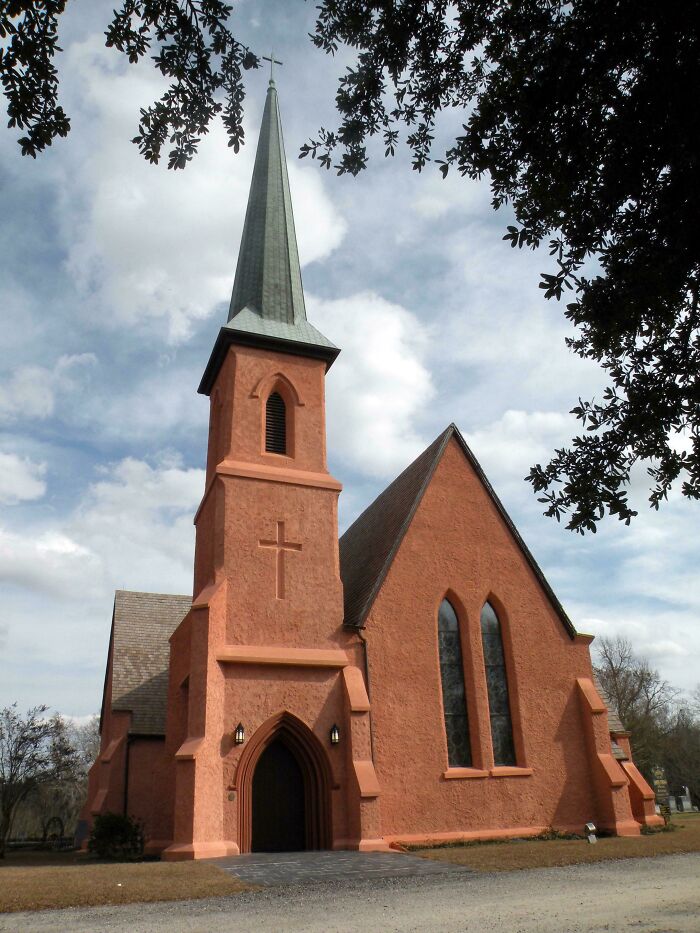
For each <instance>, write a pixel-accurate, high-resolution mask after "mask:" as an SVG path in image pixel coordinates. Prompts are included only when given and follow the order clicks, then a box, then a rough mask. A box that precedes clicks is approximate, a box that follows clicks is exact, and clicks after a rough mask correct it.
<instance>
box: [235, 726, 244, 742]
mask: <svg viewBox="0 0 700 933" xmlns="http://www.w3.org/2000/svg"><path fill="white" fill-rule="evenodd" d="M233 741H234V742H235V743H236V745H243V743H244V742H245V729H244V728H243V723H242V722H239V723H238V725H237V726H236V731H235V732H234V733H233Z"/></svg>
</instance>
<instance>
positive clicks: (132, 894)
mask: <svg viewBox="0 0 700 933" xmlns="http://www.w3.org/2000/svg"><path fill="white" fill-rule="evenodd" d="M250 890H254V888H252V886H251V885H246V884H243V882H241V881H238V880H237V879H236V878H234V877H232V876H231V875H228V874H226V872H224V871H222V870H221V869H220V868H217V867H216V866H215V865H212V864H209V863H204V862H114V863H109V864H105V863H99V864H96V863H94V862H93V861H92V860H90V859H88V858H87V857H86V856H84V855H76V854H75V853H70V852H69V853H59V854H56V855H53V854H51V853H40V852H36V853H22V854H17V855H10V856H9V857H8V858H7V859H3V860H2V861H0V912H7V911H16V910H46V909H48V908H52V907H96V906H98V905H100V904H130V903H133V902H134V901H175V900H184V899H190V898H199V897H217V896H221V895H225V894H239V893H240V892H241V891H250Z"/></svg>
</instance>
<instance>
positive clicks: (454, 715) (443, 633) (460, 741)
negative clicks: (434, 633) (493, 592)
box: [438, 599, 472, 768]
mask: <svg viewBox="0 0 700 933" xmlns="http://www.w3.org/2000/svg"><path fill="white" fill-rule="evenodd" d="M438 646H439V652H440V680H441V682H442V706H443V712H444V716H445V733H446V735H447V760H448V764H449V767H450V768H470V767H471V764H472V752H471V743H470V740H469V719H468V716H467V698H466V695H465V690H464V665H463V663H462V645H461V642H460V637H459V619H458V618H457V613H456V612H455V611H454V609H453V607H452V604H451V603H450V602H449V601H448V600H447V599H443V601H442V603H441V604H440V609H439V611H438Z"/></svg>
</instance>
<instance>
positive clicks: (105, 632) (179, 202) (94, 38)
mask: <svg viewBox="0 0 700 933" xmlns="http://www.w3.org/2000/svg"><path fill="white" fill-rule="evenodd" d="M111 8H112V4H110V3H109V2H102V0H100V2H99V3H96V2H95V0H75V2H74V3H72V4H69V6H68V9H69V12H68V14H66V17H65V21H64V25H63V32H62V34H61V43H60V44H61V45H62V47H63V49H64V52H63V55H62V56H61V61H60V69H61V80H62V102H63V105H64V107H65V108H66V110H67V111H68V113H69V114H70V116H71V118H72V125H73V128H72V131H71V133H70V135H69V136H68V138H67V139H66V140H61V141H58V142H57V143H56V144H55V145H54V146H53V148H52V149H51V150H49V151H48V152H46V153H45V154H43V155H42V156H40V157H39V158H38V159H37V160H36V162H33V161H32V160H29V159H22V158H21V157H20V155H19V148H18V147H17V145H16V142H15V139H14V136H13V135H12V132H11V131H8V130H4V129H3V130H0V198H1V200H0V204H2V211H1V212H0V302H1V307H2V310H3V321H4V325H3V327H2V329H1V330H0V366H1V367H2V373H1V376H0V431H1V433H0V590H1V594H2V595H1V599H0V706H3V705H5V704H6V703H9V702H12V701H14V700H17V701H18V702H19V703H20V705H21V706H23V707H26V706H29V705H33V704H36V703H46V704H48V705H49V706H51V707H52V708H54V709H57V710H59V711H61V712H63V713H65V714H68V715H73V716H84V715H87V714H89V713H92V712H94V711H96V710H99V706H100V701H101V694H102V682H103V677H104V662H105V657H106V649H107V643H108V637H109V626H110V620H111V609H112V599H113V591H114V589H115V588H125V589H134V590H139V589H141V590H152V591H156V592H173V593H187V592H190V591H191V579H192V554H193V528H192V517H193V515H194V512H195V509H196V507H197V505H198V502H199V499H200V497H201V494H202V491H203V480H204V472H203V467H204V456H205V441H206V432H207V418H208V408H207V406H208V402H207V399H206V398H204V397H203V396H200V395H197V392H196V388H197V385H198V383H199V379H200V377H201V374H202V372H203V369H204V366H205V363H206V361H207V359H208V356H209V352H210V350H211V347H212V345H213V342H214V339H215V337H216V334H217V332H218V328H219V326H220V325H221V323H223V322H224V321H225V318H226V310H227V305H228V300H229V297H230V292H231V287H232V284H233V275H234V271H235V265H236V256H237V250H238V244H239V240H240V234H241V228H242V223H243V217H244V213H245V205H246V197H247V191H248V185H249V182H250V177H251V172H252V161H253V157H254V146H255V142H256V139H257V130H258V126H259V121H260V117H261V114H262V107H263V104H264V96H265V91H266V85H267V75H266V74H265V73H263V72H261V71H259V72H253V73H248V74H247V78H246V81H247V91H248V98H247V108H246V119H245V127H246V133H247V139H248V145H246V146H245V147H244V149H243V150H242V152H241V153H240V154H239V155H234V154H233V152H232V150H230V149H228V148H227V146H226V142H225V136H224V133H223V130H222V129H221V128H220V127H219V126H216V127H215V128H214V129H213V131H212V132H211V134H210V136H209V137H208V138H207V139H206V140H205V141H204V143H203V144H202V147H201V151H200V154H199V156H198V157H197V159H196V161H195V162H194V163H193V164H191V165H190V167H188V168H187V169H186V170H185V171H184V172H179V173H173V172H168V171H167V169H166V167H165V165H162V166H158V167H154V166H149V165H147V164H146V163H145V162H144V161H143V159H142V158H141V157H140V156H139V154H138V151H137V149H136V147H135V146H134V145H132V144H131V143H130V142H129V140H130V138H131V137H132V136H134V134H135V131H136V126H137V121H138V111H139V107H141V106H145V105H146V104H148V103H150V102H151V101H152V100H153V99H154V98H155V97H157V96H159V94H160V84H159V79H158V77H157V76H156V75H155V73H154V72H153V71H152V69H151V68H150V66H149V65H148V64H146V65H144V66H137V67H134V66H129V65H128V64H127V63H126V62H125V61H124V60H122V58H121V57H120V56H119V54H118V53H117V52H114V51H113V50H108V49H105V48H104V46H103V38H102V32H103V30H104V28H105V26H106V23H107V20H108V18H109V13H110V10H111ZM313 14H314V7H313V5H312V4H310V3H304V2H302V0H242V2H239V3H237V4H236V12H235V14H234V22H233V25H234V29H235V31H237V34H238V35H239V36H240V37H241V38H242V39H244V40H245V41H247V42H249V43H250V44H251V46H252V47H253V48H254V50H256V51H257V52H258V53H259V54H266V53H267V51H268V49H269V48H270V47H271V46H274V49H275V53H276V55H277V57H280V58H281V59H282V60H283V61H284V66H283V68H281V69H279V74H278V81H277V84H278V88H279V94H280V104H281V109H282V118H283V125H284V131H285V141H286V147H287V156H288V160H289V163H290V166H289V171H290V182H291V187H292V195H293V199H294V208H295V218H296V227H297V233H298V238H299V248H300V254H301V260H302V264H303V270H302V271H303V277H304V285H305V291H306V298H307V310H308V313H309V317H310V319H311V320H312V321H313V323H314V324H316V325H317V326H318V327H319V328H320V329H321V330H322V332H323V333H324V334H326V335H327V336H328V337H329V338H330V339H331V340H333V341H334V342H335V343H336V344H337V345H339V346H340V347H341V348H342V350H343V352H342V354H341V355H340V357H339V358H338V361H337V362H336V363H335V364H334V366H333V368H332V370H331V371H330V373H329V377H328V435H329V437H328V440H329V452H330V459H331V469H332V472H333V473H334V475H335V476H337V477H338V478H339V479H340V480H341V481H342V482H343V483H344V486H345V490H344V492H343V494H342V497H341V513H340V518H341V530H342V529H343V528H345V527H347V525H348V524H349V523H350V522H351V521H352V520H353V519H354V518H355V516H356V515H357V514H358V513H359V512H360V511H361V510H362V509H363V508H364V507H365V506H366V505H367V504H368V503H369V502H370V501H371V499H372V498H373V497H374V496H375V495H376V494H377V493H378V492H379V491H380V490H381V489H382V488H383V487H384V486H385V485H386V484H387V482H389V481H390V480H391V479H392V478H393V477H394V476H395V475H396V474H397V473H398V472H400V471H401V470H402V469H403V468H404V466H406V465H407V463H408V462H410V460H411V459H412V458H413V457H414V456H416V455H417V454H418V453H419V452H420V451H421V449H423V447H424V446H426V445H427V444H428V443H430V442H431V441H432V440H433V439H434V437H435V436H436V435H437V434H438V433H439V432H440V431H442V430H443V428H444V427H445V426H446V425H447V424H448V423H449V422H451V421H455V422H456V423H457V424H458V425H459V427H460V428H461V429H462V431H463V432H464V433H465V435H466V437H467V440H468V441H469V443H470V444H471V446H472V448H473V450H474V452H475V454H476V456H477V458H478V459H479V460H480V461H481V463H482V465H483V466H484V468H485V470H486V472H487V474H488V476H489V477H490V479H491V481H492V483H493V485H494V486H495V488H496V491H497V492H498V494H499V495H500V497H501V498H502V499H503V501H504V503H505V505H506V507H507V508H508V510H509V511H510V513H511V515H512V517H513V519H514V520H515V522H516V524H517V525H518V527H519V529H520V531H521V533H522V534H523V536H524V538H525V540H526V541H527V542H528V544H529V546H530V548H531V549H532V551H533V552H534V554H535V557H536V558H537V560H538V561H539V562H540V564H541V566H542V568H543V569H544V571H545V573H546V575H547V576H548V578H549V580H550V582H551V583H552V585H553V587H554V589H555V591H556V592H557V594H558V595H559V597H560V599H561V601H562V603H563V604H564V606H565V608H566V609H567V611H568V612H569V614H570V615H571V617H572V619H573V620H574V622H575V624H576V626H577V627H578V628H579V630H581V631H587V632H592V633H594V634H598V635H613V634H622V635H625V636H627V637H629V638H631V639H633V640H634V641H635V642H636V644H637V646H638V650H639V651H640V652H641V653H642V654H644V655H646V656H647V657H649V658H650V660H651V661H652V662H653V664H654V665H656V666H657V667H658V668H659V669H660V671H661V672H662V674H663V675H664V676H665V677H666V678H668V679H669V680H671V681H672V682H673V683H674V684H676V685H677V686H680V687H682V688H685V689H691V688H693V687H694V686H695V685H696V683H697V682H698V674H697V670H698V667H699V665H700V611H699V610H700V583H699V582H698V575H697V567H698V558H699V557H700V545H699V544H698V540H697V534H696V529H697V527H698V517H699V514H698V512H699V510H698V504H697V503H696V504H689V503H688V502H686V501H681V499H680V496H679V495H672V496H671V501H670V502H669V504H668V505H666V506H665V507H664V508H663V509H662V511H661V512H660V513H658V514H657V513H653V512H650V511H649V509H648V508H647V507H646V505H645V496H644V489H645V487H644V477H643V476H641V477H640V480H639V482H638V484H637V486H636V488H635V497H636V498H635V501H636V502H637V504H638V506H639V508H640V516H639V518H637V519H636V520H635V521H634V522H633V523H632V525H631V526H630V527H629V528H627V527H625V526H624V525H621V524H620V523H618V522H612V521H609V522H607V523H606V524H605V525H604V527H602V528H601V530H600V531H599V533H598V534H597V535H595V536H586V537H584V538H581V537H579V536H575V535H572V534H571V533H570V532H567V531H565V530H564V529H563V528H561V527H559V526H557V525H556V523H554V522H552V521H551V520H549V519H546V518H544V517H543V516H542V515H541V510H542V506H541V505H540V504H539V503H538V502H537V501H536V499H535V497H534V495H533V494H532V491H531V488H530V486H529V485H527V484H526V483H524V482H523V477H524V476H525V474H526V473H527V471H528V468H529V466H530V465H531V464H533V463H534V462H544V461H546V459H548V454H549V452H551V451H552V450H553V448H554V446H555V445H561V444H564V443H566V442H567V441H568V440H569V439H570V437H571V436H572V431H574V430H575V422H574V420H573V418H572V417H571V416H570V415H568V414H567V412H568V411H569V410H570V409H571V407H572V406H573V405H574V404H575V403H576V401H577V399H578V397H579V395H582V396H584V397H587V396H590V395H592V394H595V393H596V392H600V388H601V385H602V378H601V374H600V372H599V371H598V370H597V369H596V367H594V366H592V365H591V364H588V363H584V362H582V361H581V360H579V359H577V358H575V357H573V356H571V354H569V352H568V351H567V349H566V347H565V346H564V338H565V336H566V335H567V333H568V332H569V331H568V325H567V324H566V321H565V319H564V317H563V313H562V309H561V307H560V306H557V304H556V303H555V302H551V301H550V302H546V301H545V300H544V299H543V298H542V292H541V291H540V290H539V289H538V287H537V285H538V273H539V272H540V271H543V269H545V268H546V266H547V260H546V257H545V256H542V255H533V254H531V253H524V252H519V251H512V250H511V249H510V247H509V246H508V245H507V244H505V243H503V242H502V239H501V237H502V235H503V233H504V230H505V226H506V225H507V224H508V223H509V222H510V219H511V218H510V216H509V215H508V213H507V212H506V211H501V212H499V213H498V214H494V213H493V212H492V210H491V208H490V205H489V192H488V187H487V185H486V183H471V182H468V181H464V180H462V179H460V178H458V177H456V176H450V177H448V179H447V180H446V181H443V180H442V179H441V177H440V175H439V172H437V171H436V170H431V169H428V170H427V171H425V172H424V173H423V174H422V175H418V174H416V173H415V172H412V171H411V168H410V161H409V156H408V153H407V151H405V150H403V151H401V152H400V154H399V156H398V157H397V158H395V159H394V160H384V158H383V157H382V155H381V152H379V153H377V157H376V158H375V159H374V161H373V163H372V164H371V167H370V170H369V171H367V172H365V173H364V174H363V175H362V176H361V177H359V178H357V179H352V178H348V177H342V178H338V177H336V176H335V175H334V174H333V173H328V172H325V171H322V170H321V169H320V168H319V167H318V166H317V165H316V164H315V163H313V162H309V161H308V160H305V161H301V162H300V161H299V160H298V159H297V157H296V156H297V153H298V150H299V147H300V146H301V144H302V143H304V142H305V141H306V140H307V139H308V138H309V137H311V136H312V135H314V133H315V131H316V130H317V128H318V126H319V125H320V124H325V125H326V126H329V127H330V126H333V125H334V110H333V99H334V95H335V80H336V78H337V75H338V74H339V73H340V72H341V70H342V68H343V67H344V65H345V64H346V62H347V58H346V57H345V56H342V55H341V56H339V57H338V58H337V59H336V60H335V61H334V60H332V59H328V58H326V57H325V56H324V55H323V54H322V53H321V52H318V51H317V50H316V49H315V48H314V47H313V46H312V45H311V43H310V41H309V40H308V38H307V33H308V32H309V30H310V29H311V28H312V26H313ZM459 126H460V115H459V114H453V115H451V116H448V117H447V118H446V119H445V122H444V125H443V126H442V127H441V130H440V132H441V133H442V134H443V138H444V139H445V140H449V138H450V132H451V131H458V129H459ZM438 157H439V155H438Z"/></svg>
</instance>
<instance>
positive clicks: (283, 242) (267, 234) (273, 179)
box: [228, 78, 306, 324]
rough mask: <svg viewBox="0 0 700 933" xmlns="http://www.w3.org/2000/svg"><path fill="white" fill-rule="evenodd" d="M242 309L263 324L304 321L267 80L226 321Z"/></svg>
mask: <svg viewBox="0 0 700 933" xmlns="http://www.w3.org/2000/svg"><path fill="white" fill-rule="evenodd" d="M246 307H248V308H250V309H251V310H253V311H255V312H257V314H259V315H260V317H261V318H263V319H265V320H268V321H280V322H282V323H285V324H294V323H296V322H298V321H305V320H306V308H305V307H304V293H303V291H302V286H301V270H300V268H299V254H298V252H297V239H296V234H295V232H294V217H293V215H292V199H291V195H290V193H289V179H288V177H287V163H286V160H285V157H284V142H283V140H282V124H281V122H280V113H279V107H278V104H277V88H276V87H275V83H274V80H273V79H272V78H271V79H270V86H269V88H268V91H267V100H266V101H265V112H264V113H263V119H262V127H261V128H260V138H259V140H258V151H257V154H256V156H255V168H254V170H253V181H252V184H251V186H250V195H249V198H248V210H247V211H246V216H245V225H244V227H243V238H242V240H241V251H240V253H239V254H238V267H237V269H236V280H235V283H234V286H233V295H232V296H231V306H230V309H229V315H228V319H229V321H230V320H231V319H232V318H234V317H235V316H236V315H237V314H238V313H239V312H240V311H242V310H243V308H246Z"/></svg>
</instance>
